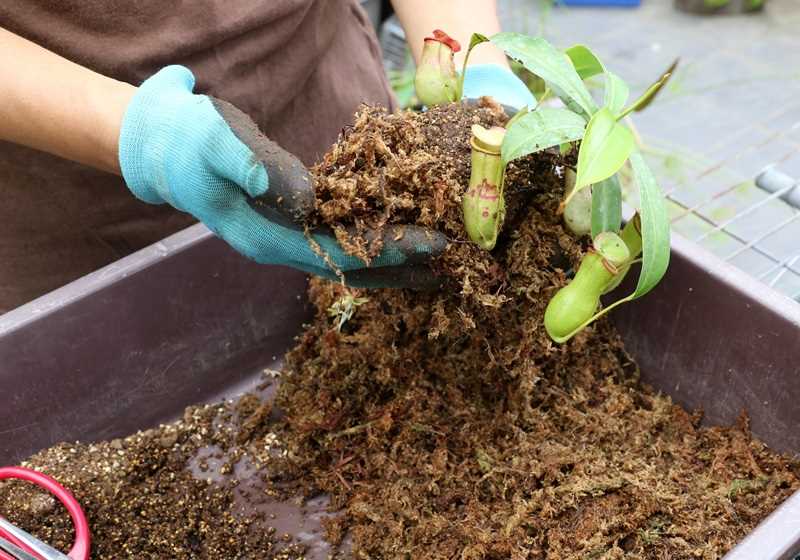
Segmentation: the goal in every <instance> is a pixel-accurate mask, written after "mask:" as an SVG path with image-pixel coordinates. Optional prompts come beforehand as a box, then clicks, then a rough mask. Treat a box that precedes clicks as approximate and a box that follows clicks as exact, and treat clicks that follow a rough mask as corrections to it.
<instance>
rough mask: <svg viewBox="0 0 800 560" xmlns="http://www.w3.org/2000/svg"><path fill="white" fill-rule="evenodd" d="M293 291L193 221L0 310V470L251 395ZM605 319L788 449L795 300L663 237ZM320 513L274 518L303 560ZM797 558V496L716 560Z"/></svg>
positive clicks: (685, 387) (633, 346)
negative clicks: (658, 278) (636, 284)
mask: <svg viewBox="0 0 800 560" xmlns="http://www.w3.org/2000/svg"><path fill="white" fill-rule="evenodd" d="M305 286H306V282H305V279H304V276H303V275H302V274H300V273H298V272H295V271H292V270H289V269H286V268H281V267H267V266H258V265H256V264H254V263H251V262H249V261H247V260H245V259H243V258H241V257H239V256H238V255H236V254H234V253H233V252H232V251H231V250H229V249H228V248H227V247H226V246H225V245H224V244H223V243H222V242H221V241H219V240H217V239H216V238H214V237H213V236H212V235H211V234H210V233H209V232H208V230H206V229H205V228H204V227H203V226H194V227H191V228H189V229H187V230H185V231H183V232H181V233H178V234H176V235H174V236H172V237H170V238H168V239H165V240H164V241H163V242H161V243H158V244H156V245H153V246H151V247H148V248H147V249H144V250H142V251H140V252H138V253H136V254H134V255H131V256H130V257H127V258H125V259H122V260H120V261H119V262H117V263H114V264H113V265H110V266H108V267H106V268H104V269H102V270H100V271H98V272H95V273H93V274H90V275H88V276H86V277H84V278H82V279H80V280H78V281H76V282H74V283H72V284H70V285H68V286H65V287H64V288H62V289H60V290H57V291H55V292H53V293H51V294H49V295H47V296H44V297H42V298H40V299H38V300H36V301H34V302H32V303H30V304H28V305H25V306H23V307H21V308H19V309H16V310H14V311H11V312H10V313H7V314H5V315H2V316H0V386H2V388H3V402H2V405H0V436H2V437H0V465H2V464H9V463H15V462H17V461H19V460H20V459H22V458H24V457H26V456H27V455H30V454H31V453H33V452H35V451H37V450H39V449H42V448H45V447H48V446H50V445H52V444H54V443H56V442H59V441H64V440H67V441H70V440H78V439H79V440H83V441H91V440H100V439H108V438H114V437H118V436H122V435H127V434H129V433H131V432H134V431H136V430H138V429H142V428H147V427H152V426H153V425H155V424H158V423H161V422H166V421H169V420H172V419H174V418H177V417H178V416H179V415H180V413H181V412H182V410H183V409H184V407H186V406H187V405H189V404H192V403H198V402H208V401H214V400H218V399H220V398H222V397H224V396H232V395H235V394H238V393H241V392H243V391H245V390H247V389H249V388H251V387H252V386H254V385H255V384H256V382H257V380H258V377H259V373H260V371H261V370H262V369H264V368H265V367H271V368H275V367H279V365H280V361H281V356H282V354H283V353H284V351H285V350H287V349H288V348H289V346H290V345H291V344H292V339H293V337H294V335H295V334H297V333H298V332H299V330H300V329H301V327H302V323H303V322H304V321H305V320H307V319H308V318H309V316H310V310H309V309H308V307H307V305H306V301H305ZM613 319H614V321H615V322H616V323H617V325H618V326H619V329H620V331H621V332H622V333H623V336H624V337H625V339H626V343H627V347H628V349H629V350H630V352H631V353H632V354H633V355H634V356H635V357H636V359H637V360H638V362H639V364H640V366H641V369H642V373H643V375H644V378H645V380H646V381H647V382H649V383H651V384H652V385H654V386H655V387H657V388H658V389H660V390H662V391H664V392H666V393H668V394H670V395H672V396H673V398H674V399H675V400H676V401H677V402H679V403H681V404H683V405H684V406H685V407H687V408H689V409H694V408H697V407H702V408H703V409H704V410H705V413H706V415H705V418H706V421H707V422H708V423H712V424H714V423H731V422H733V421H734V420H735V418H736V416H737V415H738V414H739V412H740V411H741V410H742V409H747V410H748V411H749V413H750V416H751V421H752V430H753V432H754V434H755V435H757V436H758V437H759V438H761V439H762V440H764V441H765V442H766V443H768V444H769V445H770V446H772V447H773V448H774V449H777V450H780V451H786V452H793V453H796V452H799V451H800V430H798V425H799V424H800V375H798V364H800V305H798V304H797V303H795V302H793V301H791V300H789V299H787V298H785V297H784V296H781V295H779V294H777V293H775V292H773V291H771V290H770V289H768V288H766V287H764V286H763V285H761V284H759V283H758V282H756V281H755V280H753V279H751V278H750V277H748V276H746V275H745V274H744V273H742V272H740V271H738V270H736V269H734V268H732V267H730V266H729V265H727V264H725V263H723V262H721V261H719V260H718V259H716V258H715V257H713V256H712V255H710V254H709V253H707V252H705V251H703V250H702V249H700V248H698V247H696V246H695V245H693V244H691V243H689V242H687V241H685V240H683V239H681V238H680V237H677V236H676V238H675V239H674V241H673V259H672V264H671V265H670V269H669V272H668V274H667V278H666V279H665V281H664V282H662V283H661V285H660V286H659V287H658V288H657V289H656V290H655V291H654V292H652V293H651V294H649V295H648V296H647V297H645V298H644V299H642V300H640V301H639V302H637V303H635V304H631V305H628V306H626V307H624V308H622V309H620V310H618V311H616V312H614V314H613ZM318 505H319V507H318V508H311V509H310V510H308V511H310V513H306V515H305V517H304V516H303V514H301V513H300V512H299V510H298V509H297V508H296V507H295V508H293V507H291V506H289V505H285V506H284V505H280V504H275V510H274V511H277V513H278V516H279V520H280V521H281V527H280V530H282V531H283V530H285V531H289V532H294V533H295V534H301V535H302V536H301V540H302V541H303V542H305V543H306V544H308V545H310V546H311V548H312V550H313V551H314V552H313V553H312V555H311V556H312V557H324V556H325V551H326V547H325V545H324V543H323V542H322V540H321V538H320V537H319V536H318V535H319V533H318V526H319V518H320V516H321V515H322V514H321V513H320V510H321V508H322V507H323V506H324V504H322V503H321V504H318ZM315 510H316V511H315ZM301 528H302V530H299V531H298V530H297V529H301ZM798 553H800V493H798V494H795V495H794V496H793V497H791V498H790V499H789V500H787V501H786V502H785V503H784V504H783V505H782V506H781V507H780V508H779V509H778V510H776V511H775V512H774V513H773V514H772V515H771V516H770V517H769V518H768V519H767V520H766V521H764V522H763V523H762V524H761V525H760V526H759V527H758V528H757V529H756V530H755V531H753V532H752V533H751V534H750V536H749V537H747V538H746V539H745V540H744V541H743V542H742V543H741V544H740V545H739V546H738V547H737V548H736V549H735V550H733V551H732V552H731V553H729V554H728V555H727V556H726V559H728V560H778V559H780V560H789V559H794V558H795V556H796V555H797V554H798Z"/></svg>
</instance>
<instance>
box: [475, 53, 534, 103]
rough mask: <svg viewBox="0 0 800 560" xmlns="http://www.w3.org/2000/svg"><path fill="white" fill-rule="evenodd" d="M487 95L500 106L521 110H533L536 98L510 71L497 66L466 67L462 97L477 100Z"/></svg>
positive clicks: (479, 65)
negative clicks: (528, 108)
mask: <svg viewBox="0 0 800 560" xmlns="http://www.w3.org/2000/svg"><path fill="white" fill-rule="evenodd" d="M482 95H489V96H491V97H493V98H494V100H495V101H497V102H498V103H501V104H502V105H508V106H509V107H513V108H514V109H522V108H523V107H525V106H526V105H527V106H528V107H530V108H533V107H534V106H535V105H536V98H534V97H533V94H532V93H531V90H529V89H528V86H526V85H525V84H524V83H523V82H522V80H520V79H519V78H517V76H516V74H514V73H513V72H512V71H511V70H509V69H508V68H506V67H504V66H500V65H498V64H476V65H474V66H467V71H466V74H465V75H464V97H465V98H468V99H477V98H478V97H481V96H482Z"/></svg>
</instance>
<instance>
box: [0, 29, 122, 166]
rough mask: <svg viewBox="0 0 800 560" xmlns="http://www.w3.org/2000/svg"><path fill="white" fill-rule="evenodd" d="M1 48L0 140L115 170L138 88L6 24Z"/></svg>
mask: <svg viewBox="0 0 800 560" xmlns="http://www.w3.org/2000/svg"><path fill="white" fill-rule="evenodd" d="M0 53H2V56H0V140H7V141H9V142H14V143H17V144H23V145H25V146H29V147H31V148H36V149H39V150H43V151H45V152H50V153H52V154H56V155H59V156H61V157H65V158H67V159H71V160H74V161H78V162H81V163H85V164H87V165H91V166H93V167H97V168H99V169H104V170H106V171H111V172H114V173H119V172H120V171H119V158H118V154H117V151H118V140H119V130H120V126H121V123H122V117H123V115H124V113H125V108H126V107H127V105H128V102H129V101H130V99H131V97H132V96H133V94H134V93H135V91H136V88H135V87H134V86H132V85H130V84H126V83H124V82H120V81H117V80H113V79H111V78H107V77H105V76H102V75H100V74H97V73H96V72H93V71H91V70H88V69H86V68H84V67H82V66H79V65H78V64H75V63H73V62H70V61H69V60H67V59H65V58H62V57H60V56H58V55H56V54H54V53H52V52H50V51H48V50H46V49H44V48H42V47H40V46H38V45H36V44H34V43H32V42H30V41H27V40H26V39H23V38H21V37H19V36H17V35H14V34H13V33H10V32H9V31H6V30H4V29H0Z"/></svg>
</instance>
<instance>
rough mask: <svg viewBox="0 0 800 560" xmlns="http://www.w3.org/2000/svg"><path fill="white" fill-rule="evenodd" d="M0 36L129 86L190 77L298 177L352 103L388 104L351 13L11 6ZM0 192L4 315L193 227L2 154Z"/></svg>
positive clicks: (260, 0) (316, 1) (254, 5)
mask: <svg viewBox="0 0 800 560" xmlns="http://www.w3.org/2000/svg"><path fill="white" fill-rule="evenodd" d="M0 26H2V27H4V28H6V29H8V30H10V31H12V32H13V33H16V34H18V35H21V36H23V37H25V38H27V39H30V40H32V41H34V42H36V43H38V44H40V45H42V46H44V47H46V48H48V49H50V50H52V51H54V52H56V53H58V54H60V55H62V56H64V57H66V58H68V59H70V60H73V61H75V62H77V63H79V64H82V65H84V66H86V67H88V68H91V69H93V70H95V71H97V72H100V73H102V74H105V75H107V76H111V77H114V78H117V79H120V80H124V81H127V82H130V83H133V84H137V85H138V84H139V83H141V82H142V81H143V80H144V79H146V78H147V77H148V76H150V75H151V74H153V73H154V72H156V71H157V70H158V69H159V68H161V67H163V66H166V65H168V64H183V65H185V66H188V67H189V68H190V69H191V70H192V71H193V72H194V74H195V76H196V77H197V84H198V85H197V88H196V91H200V92H204V93H211V94H213V95H215V96H217V97H220V98H222V99H225V100H227V101H230V102H231V103H233V104H234V105H236V106H237V107H239V108H240V109H242V110H243V111H245V112H246V113H248V114H249V115H250V116H252V117H253V119H254V120H255V121H256V122H257V123H258V125H259V126H260V127H261V129H262V130H263V131H264V132H265V133H266V134H267V135H268V136H270V137H271V138H272V139H274V140H276V141H277V142H279V143H280V144H281V145H282V146H283V147H284V148H286V149H287V150H289V151H291V152H293V153H295V154H296V155H298V156H299V157H300V158H301V159H302V160H303V161H304V162H305V163H307V164H311V163H313V162H314V161H315V160H316V159H317V158H318V157H319V156H320V155H322V153H324V151H325V150H326V149H327V148H328V146H330V144H331V143H332V142H333V141H334V140H335V139H336V136H337V134H338V133H339V131H340V130H341V128H342V127H343V126H345V125H346V124H347V123H349V122H350V121H351V119H352V115H353V112H354V111H355V110H356V108H357V107H358V105H359V104H360V103H362V102H366V103H377V104H381V105H385V106H393V103H394V101H393V99H392V96H391V93H390V90H389V87H388V84H387V82H386V79H385V77H384V74H383V71H382V67H381V57H380V49H379V46H378V43H377V40H376V38H375V35H374V33H373V31H372V28H371V26H370V23H369V21H368V19H367V17H366V15H365V14H364V12H363V11H362V10H361V8H360V7H359V5H358V2H357V0H235V1H231V0H191V1H189V0H183V1H180V2H174V1H166V2H165V1H164V0H136V1H133V2H132V1H130V0H8V1H4V2H0ZM42 71H43V72H46V69H42ZM53 95H58V91H57V90H54V91H53ZM0 192H2V194H3V197H2V199H3V202H2V203H0V313H2V312H4V311H8V310H9V309H11V308H13V307H16V306H18V305H20V304H22V303H25V302H26V301H29V300H31V299H33V298H35V297H37V296H39V295H41V294H43V293H45V292H47V291H50V290H52V289H55V288H57V287H59V286H61V285H63V284H65V283H67V282H69V281H71V280H74V279H75V278H77V277H79V276H81V275H83V274H86V273H88V272H91V271H92V270H95V269H97V268H100V267H102V266H104V265H106V264H108V263H110V262H112V261H114V260H116V259H118V258H120V257H122V256H125V255H126V254H128V253H130V252H132V251H135V250H137V249H140V248H142V247H144V246H146V245H148V244H150V243H153V242H155V241H157V240H159V239H161V238H163V237H165V236H166V235H169V234H171V233H174V232H176V231H178V230H179V229H181V228H183V227H185V226H187V225H189V224H190V223H192V219H191V217H190V216H187V215H185V214H181V213H179V212H176V211H174V210H172V209H170V208H168V207H164V206H150V205H147V204H144V203H142V202H139V201H138V200H136V199H135V198H134V197H133V196H132V195H131V194H130V193H129V191H128V189H127V188H126V187H125V186H124V184H123V182H122V179H121V178H119V177H116V176H113V175H110V174H107V173H103V172H101V171H97V170H94V169H90V168H88V167H85V166H82V165H79V164H76V163H72V162H69V161H65V160H62V159H59V158H57V157H54V156H50V155H48V154H44V153H41V152H37V151H34V150H30V149H28V148H24V147H20V146H15V145H11V144H8V143H2V142H0Z"/></svg>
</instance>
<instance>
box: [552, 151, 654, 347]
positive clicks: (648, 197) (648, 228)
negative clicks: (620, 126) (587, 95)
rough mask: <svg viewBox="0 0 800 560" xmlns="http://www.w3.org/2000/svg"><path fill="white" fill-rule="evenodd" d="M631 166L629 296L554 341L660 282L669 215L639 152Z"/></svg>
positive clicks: (575, 331)
mask: <svg viewBox="0 0 800 560" xmlns="http://www.w3.org/2000/svg"><path fill="white" fill-rule="evenodd" d="M631 166H632V167H633V175H634V176H635V177H636V182H637V183H638V185H639V200H640V209H639V213H640V215H641V219H642V270H641V272H640V273H639V281H638V282H637V283H636V289H635V290H634V291H633V293H632V294H630V295H629V296H627V297H624V298H622V299H620V300H617V301H615V302H614V303H612V304H611V305H609V306H608V307H605V308H603V309H602V310H601V311H600V312H598V313H595V314H594V315H593V316H592V317H590V318H589V319H588V320H587V321H586V322H584V323H583V324H582V325H581V326H579V327H578V328H577V329H575V330H574V331H572V332H571V333H569V334H568V335H566V336H564V337H562V338H557V339H554V340H555V341H556V342H558V343H561V342H566V341H567V340H569V339H570V338H572V337H573V336H575V335H576V334H577V333H579V332H580V331H582V330H583V329H585V328H586V326H587V325H589V324H591V323H592V322H593V321H596V320H597V319H599V318H600V317H602V316H603V315H605V314H606V313H608V312H610V311H611V310H612V309H614V308H615V307H619V306H620V305H622V304H623V303H626V302H629V301H633V300H634V299H636V298H639V297H641V296H643V295H645V294H646V293H647V292H649V291H650V290H652V289H653V288H654V287H655V286H656V285H657V284H658V283H659V281H661V278H663V277H664V274H665V273H666V271H667V268H668V267H669V253H670V235H669V216H668V215H667V207H666V204H665V203H664V195H663V194H662V193H661V190H660V189H659V188H658V184H657V183H656V180H655V177H653V173H652V172H651V171H650V168H649V167H648V166H647V164H646V163H645V161H644V158H642V156H641V154H640V153H638V152H636V153H633V154H631Z"/></svg>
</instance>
